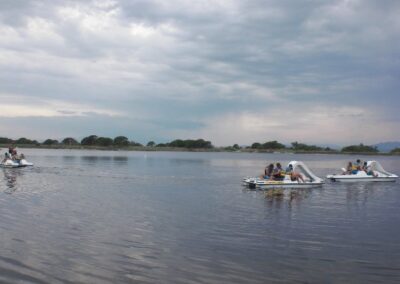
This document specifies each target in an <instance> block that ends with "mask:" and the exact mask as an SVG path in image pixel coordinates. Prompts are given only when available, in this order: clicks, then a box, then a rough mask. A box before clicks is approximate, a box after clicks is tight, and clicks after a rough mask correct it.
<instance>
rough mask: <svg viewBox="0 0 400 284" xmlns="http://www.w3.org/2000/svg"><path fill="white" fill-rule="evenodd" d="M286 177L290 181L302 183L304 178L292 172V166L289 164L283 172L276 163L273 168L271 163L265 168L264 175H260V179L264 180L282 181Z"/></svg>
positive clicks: (279, 164) (280, 166)
mask: <svg viewBox="0 0 400 284" xmlns="http://www.w3.org/2000/svg"><path fill="white" fill-rule="evenodd" d="M287 175H288V176H290V179H291V180H292V181H302V182H304V177H303V176H302V175H301V174H300V173H297V172H295V171H294V169H293V165H292V164H289V165H288V167H287V168H286V169H285V170H283V168H282V165H281V163H279V162H278V163H276V164H275V166H274V164H272V163H271V164H269V165H268V166H266V167H265V169H264V174H263V175H261V177H260V178H262V179H265V180H276V181H282V180H284V178H285V176H287Z"/></svg>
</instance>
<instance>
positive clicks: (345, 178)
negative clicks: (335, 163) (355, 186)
mask: <svg viewBox="0 0 400 284" xmlns="http://www.w3.org/2000/svg"><path fill="white" fill-rule="evenodd" d="M367 167H370V168H371V169H372V171H373V172H374V174H375V175H376V176H373V175H368V174H367V173H366V172H365V171H363V170H360V171H358V172H357V173H356V174H336V175H327V176H326V178H327V179H330V180H331V181H340V182H378V181H379V182H381V181H390V182H394V181H396V179H397V178H398V176H397V175H395V174H392V173H389V172H387V171H385V170H384V169H383V167H382V166H381V164H380V163H378V162H377V161H368V162H367ZM342 171H343V172H345V171H346V169H344V168H343V169H342Z"/></svg>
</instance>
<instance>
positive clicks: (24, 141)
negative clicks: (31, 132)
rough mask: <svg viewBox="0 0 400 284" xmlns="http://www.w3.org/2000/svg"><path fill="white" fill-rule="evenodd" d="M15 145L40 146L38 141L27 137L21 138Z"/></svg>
mask: <svg viewBox="0 0 400 284" xmlns="http://www.w3.org/2000/svg"><path fill="white" fill-rule="evenodd" d="M15 144H19V145H32V144H35V145H37V144H39V143H38V142H37V141H36V140H30V139H27V138H25V137H22V138H19V139H18V140H17V141H15Z"/></svg>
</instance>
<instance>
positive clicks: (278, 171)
mask: <svg viewBox="0 0 400 284" xmlns="http://www.w3.org/2000/svg"><path fill="white" fill-rule="evenodd" d="M285 174H286V173H285V171H284V170H283V169H282V165H281V163H276V167H275V168H274V170H273V172H272V180H283V179H284V178H285Z"/></svg>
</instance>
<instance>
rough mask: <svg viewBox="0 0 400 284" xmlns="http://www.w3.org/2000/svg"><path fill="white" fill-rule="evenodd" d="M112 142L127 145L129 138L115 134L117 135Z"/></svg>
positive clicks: (120, 145) (117, 144)
mask: <svg viewBox="0 0 400 284" xmlns="http://www.w3.org/2000/svg"><path fill="white" fill-rule="evenodd" d="M113 143H114V145H115V146H119V147H126V146H129V140H128V138H127V137H125V136H117V137H115V138H114V141H113Z"/></svg>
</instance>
